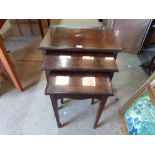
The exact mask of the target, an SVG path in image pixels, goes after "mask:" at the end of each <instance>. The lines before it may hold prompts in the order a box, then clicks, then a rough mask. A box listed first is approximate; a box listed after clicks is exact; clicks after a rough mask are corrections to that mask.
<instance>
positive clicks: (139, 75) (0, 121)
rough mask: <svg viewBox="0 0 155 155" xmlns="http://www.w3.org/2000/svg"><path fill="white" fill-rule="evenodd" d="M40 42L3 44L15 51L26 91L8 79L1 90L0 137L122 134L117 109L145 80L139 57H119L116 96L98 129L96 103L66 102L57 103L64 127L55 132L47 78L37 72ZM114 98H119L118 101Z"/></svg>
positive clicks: (12, 40)
mask: <svg viewBox="0 0 155 155" xmlns="http://www.w3.org/2000/svg"><path fill="white" fill-rule="evenodd" d="M84 22H86V21H84ZM61 23H63V24H64V23H70V24H71V23H72V21H71V20H70V21H69V20H66V21H65V20H63V21H62V22H61ZM79 23H80V24H81V23H82V22H81V21H79V22H78V21H76V22H75V21H73V24H79ZM86 23H87V22H86ZM86 23H85V24H86ZM88 23H89V24H90V25H91V24H92V25H98V26H100V23H98V22H97V20H89V22H88ZM40 41H41V38H40V37H32V36H29V37H11V38H9V39H8V40H7V41H6V44H7V47H8V48H10V49H12V48H13V49H14V50H12V51H13V52H12V53H11V57H12V59H13V61H14V63H15V67H16V70H17V74H18V76H19V78H20V80H21V82H22V85H23V87H24V88H25V91H24V92H23V93H20V92H17V91H16V89H15V88H14V86H13V84H12V83H11V81H10V80H9V79H8V78H6V80H5V81H4V83H3V86H2V87H0V134H56V135H57V134H60V135H61V134H65V135H68V134H78V135H81V134H85V135H86V134H87V135H90V134H107V135H109V134H111V135H115V134H122V131H121V125H120V123H119V120H118V110H119V108H120V107H121V106H122V105H123V104H124V103H125V102H126V101H127V100H128V99H129V98H130V97H131V96H132V94H133V93H134V92H135V91H136V90H137V89H138V88H139V86H140V85H141V84H143V83H144V81H145V80H146V79H147V75H146V74H145V73H144V71H143V70H142V69H141V68H140V67H139V65H140V64H141V62H140V60H139V58H138V56H137V55H133V54H127V53H120V54H119V55H118V58H117V64H118V68H119V73H115V75H114V78H113V86H114V88H115V89H116V90H115V96H114V97H110V98H109V100H108V103H107V105H106V108H105V110H104V112H103V114H102V116H101V119H100V125H99V127H98V128H97V129H93V123H94V120H95V115H96V112H97V108H98V103H96V104H95V105H93V106H92V105H91V104H90V100H80V101H79V100H67V99H66V104H64V105H61V104H59V108H60V110H59V114H60V118H61V121H62V123H65V122H66V126H64V127H63V128H60V129H58V128H57V125H56V121H55V117H54V114H53V109H52V106H51V102H50V99H49V97H48V96H45V95H44V89H45V86H46V78H45V74H44V72H42V71H41V70H40V66H41V62H42V54H41V52H40V51H39V50H38V46H39V43H40ZM18 42H20V44H18ZM15 47H16V48H15ZM116 97H118V98H119V101H117V102H116V101H115V98H116Z"/></svg>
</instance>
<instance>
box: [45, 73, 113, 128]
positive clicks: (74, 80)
mask: <svg viewBox="0 0 155 155" xmlns="http://www.w3.org/2000/svg"><path fill="white" fill-rule="evenodd" d="M91 78H92V79H91ZM101 81H104V82H101ZM45 94H46V95H50V98H51V102H52V106H53V110H54V114H55V117H56V121H57V126H58V127H59V128H60V127H62V125H61V122H60V118H59V113H58V103H57V100H58V99H59V98H64V97H65V98H73V99H75V98H76V99H87V98H93V99H94V98H97V99H100V100H101V103H100V105H99V109H98V112H97V115H96V120H95V123H94V128H96V127H97V125H98V121H99V119H100V117H101V114H102V111H103V109H104V107H105V104H106V101H107V98H108V96H112V95H113V90H112V86H111V84H110V79H109V78H108V75H106V74H99V73H95V74H90V73H89V74H88V73H82V74H81V73H80V74H79V73H78V72H76V73H70V74H69V73H62V72H60V73H52V74H50V76H49V80H48V83H47V87H46V90H45Z"/></svg>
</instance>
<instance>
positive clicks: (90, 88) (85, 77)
mask: <svg viewBox="0 0 155 155" xmlns="http://www.w3.org/2000/svg"><path fill="white" fill-rule="evenodd" d="M102 81H103V82H102ZM45 92H46V95H52V94H55V95H57V94H59V95H60V94H61V95H67V94H69V95H71V94H80V95H89V96H90V98H91V96H92V95H101V96H102V95H108V96H112V95H113V91H112V86H111V84H110V79H109V77H108V75H107V74H101V73H95V74H94V73H93V74H92V73H78V72H76V73H75V72H74V73H73V72H72V73H68V72H66V73H65V72H64V73H62V72H59V73H58V72H56V73H51V74H50V76H49V79H48V83H47V87H46V90H45Z"/></svg>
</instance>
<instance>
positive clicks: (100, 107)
mask: <svg viewBox="0 0 155 155" xmlns="http://www.w3.org/2000/svg"><path fill="white" fill-rule="evenodd" d="M107 99H108V97H107V96H105V97H103V98H102V100H101V103H100V105H99V108H98V112H97V115H96V120H95V123H94V129H96V128H97V124H98V121H99V119H100V117H101V114H102V112H103V110H104V107H105V104H106V102H107Z"/></svg>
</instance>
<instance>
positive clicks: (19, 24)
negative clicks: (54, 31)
mask: <svg viewBox="0 0 155 155" xmlns="http://www.w3.org/2000/svg"><path fill="white" fill-rule="evenodd" d="M9 21H10V23H11V29H12V32H13V35H17V36H18V35H20V36H24V35H41V36H42V37H43V36H44V34H45V31H46V30H47V29H48V27H49V25H50V19H10V20H9Z"/></svg>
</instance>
